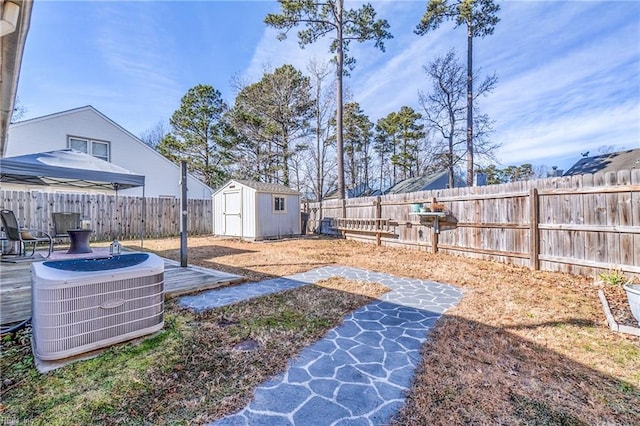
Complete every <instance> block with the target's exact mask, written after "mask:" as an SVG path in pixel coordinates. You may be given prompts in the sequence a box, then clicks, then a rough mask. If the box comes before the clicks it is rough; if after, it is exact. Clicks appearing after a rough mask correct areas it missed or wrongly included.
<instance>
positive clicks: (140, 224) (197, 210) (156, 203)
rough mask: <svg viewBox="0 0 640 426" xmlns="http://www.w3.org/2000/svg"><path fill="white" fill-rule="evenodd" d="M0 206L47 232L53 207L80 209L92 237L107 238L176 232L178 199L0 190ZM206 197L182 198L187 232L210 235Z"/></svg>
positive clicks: (24, 223) (55, 209)
mask: <svg viewBox="0 0 640 426" xmlns="http://www.w3.org/2000/svg"><path fill="white" fill-rule="evenodd" d="M0 199H1V200H2V201H1V204H0V206H1V207H2V208H3V209H9V210H13V212H14V213H15V215H16V218H17V219H18V223H19V224H20V226H24V227H27V228H32V229H41V230H44V231H51V232H53V218H52V213H54V212H75V213H80V214H81V217H82V218H83V219H89V220H90V221H91V229H93V230H94V233H93V235H92V238H93V239H94V240H96V241H108V240H110V239H113V237H116V236H117V237H118V238H119V239H122V240H127V239H136V238H140V236H141V233H142V232H143V231H144V237H145V238H161V237H170V236H175V235H179V234H180V199H177V198H149V197H147V198H145V199H144V201H145V203H144V204H143V199H142V197H127V196H122V195H118V196H117V197H116V196H115V195H107V194H80V193H77V194H76V193H51V192H41V191H8V190H0ZM212 214H213V213H212V204H211V200H188V201H187V215H188V221H187V226H188V233H189V234H190V235H204V234H211V233H212V230H213V222H212Z"/></svg>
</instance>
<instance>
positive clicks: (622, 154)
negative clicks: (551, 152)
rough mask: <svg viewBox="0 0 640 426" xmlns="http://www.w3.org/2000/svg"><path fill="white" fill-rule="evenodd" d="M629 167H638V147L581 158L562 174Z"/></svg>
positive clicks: (578, 173)
mask: <svg viewBox="0 0 640 426" xmlns="http://www.w3.org/2000/svg"><path fill="white" fill-rule="evenodd" d="M631 169H640V148H637V149H629V150H626V151H618V152H610V153H608V154H602V155H595V156H593V157H584V158H581V159H580V160H578V162H577V163H576V164H574V165H573V166H571V168H570V169H569V170H567V171H566V172H565V174H564V176H573V175H582V174H586V173H603V172H617V171H620V170H631Z"/></svg>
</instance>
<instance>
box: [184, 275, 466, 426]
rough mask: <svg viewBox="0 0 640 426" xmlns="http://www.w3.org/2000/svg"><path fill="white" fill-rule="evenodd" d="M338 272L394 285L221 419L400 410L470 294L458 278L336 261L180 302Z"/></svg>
mask: <svg viewBox="0 0 640 426" xmlns="http://www.w3.org/2000/svg"><path fill="white" fill-rule="evenodd" d="M335 276H339V277H344V278H346V279H350V280H356V281H368V282H377V283H380V284H383V285H385V286H387V287H389V288H390V289H391V291H389V292H388V293H386V294H384V295H382V296H381V297H380V300H377V301H375V302H373V303H370V304H369V305H366V306H364V307H362V308H360V309H358V310H356V311H354V312H352V313H351V314H349V315H347V316H346V317H345V318H344V321H343V323H342V325H340V326H338V327H337V328H335V329H333V330H331V331H329V332H328V333H327V335H326V336H325V337H324V338H323V339H322V340H320V341H318V342H316V343H314V344H312V345H311V346H309V347H307V348H305V349H304V350H303V351H302V352H301V353H300V354H299V355H298V357H296V358H295V359H293V360H291V361H290V362H289V365H288V367H287V370H286V371H285V372H284V373H283V374H280V375H278V376H276V377H274V378H272V379H271V380H269V381H268V382H266V383H263V384H262V385H260V386H259V387H258V388H257V389H256V391H255V393H254V397H253V400H252V401H251V403H250V404H249V405H248V406H247V407H245V408H244V409H242V410H241V411H240V412H238V413H236V414H233V415H230V416H227V417H225V418H223V419H221V420H218V421H216V422H214V423H213V424H214V425H280V424H282V425H314V426H315V425H379V424H386V423H388V422H389V420H390V419H391V418H392V416H393V415H395V414H396V413H397V412H398V410H399V409H400V407H401V406H402V404H403V403H404V395H405V392H406V391H407V390H408V389H409V386H410V384H411V380H412V378H413V375H414V372H415V368H416V366H417V365H418V362H419V361H420V347H421V346H422V344H423V343H424V341H425V340H426V339H427V335H428V332H429V330H430V329H431V327H433V325H434V324H435V322H436V321H437V319H438V318H439V317H440V316H441V315H442V314H443V313H444V312H445V311H446V310H447V309H449V308H451V307H452V306H454V305H455V304H457V303H458V301H459V299H460V298H461V296H462V292H461V290H460V289H458V288H456V287H454V286H451V285H448V284H441V283H436V282H433V281H426V280H420V279H413V278H401V277H395V276H393V275H389V274H384V273H379V272H371V271H366V270H363V269H357V268H351V267H341V266H329V267H323V268H318V269H314V270H312V271H309V272H305V273H301V274H296V275H292V276H289V277H286V278H275V279H271V280H265V281H262V282H260V283H251V284H244V285H238V286H234V287H228V288H223V289H219V290H211V291H208V292H204V293H201V294H199V295H195V296H185V297H182V298H181V299H180V302H179V303H180V304H181V305H182V306H184V307H188V308H191V309H194V310H198V311H202V310H205V309H212V308H215V307H219V306H223V305H226V304H229V303H234V302H237V301H240V300H245V299H248V298H252V297H258V296H262V295H265V294H271V293H274V292H278V291H283V290H287V289H291V288H295V287H299V286H302V285H306V284H310V283H315V282H317V281H319V280H322V279H326V278H330V277H335Z"/></svg>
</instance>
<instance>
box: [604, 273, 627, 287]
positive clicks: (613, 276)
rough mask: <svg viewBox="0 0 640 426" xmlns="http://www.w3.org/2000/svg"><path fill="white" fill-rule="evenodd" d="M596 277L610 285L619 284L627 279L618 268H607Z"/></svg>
mask: <svg viewBox="0 0 640 426" xmlns="http://www.w3.org/2000/svg"><path fill="white" fill-rule="evenodd" d="M598 278H600V281H602V282H603V283H605V284H607V285H612V286H621V285H622V284H624V283H626V282H627V281H628V279H627V277H626V276H625V275H624V273H623V272H622V271H621V270H620V269H609V270H608V271H607V272H601V273H600V274H599V275H598Z"/></svg>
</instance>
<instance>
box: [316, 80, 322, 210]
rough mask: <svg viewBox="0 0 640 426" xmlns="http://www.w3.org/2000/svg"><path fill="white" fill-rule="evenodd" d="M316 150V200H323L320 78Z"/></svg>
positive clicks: (317, 82) (317, 97)
mask: <svg viewBox="0 0 640 426" xmlns="http://www.w3.org/2000/svg"><path fill="white" fill-rule="evenodd" d="M316 86H317V87H316V152H317V153H318V157H317V158H316V190H317V191H318V192H317V193H316V201H318V202H320V201H322V173H323V170H322V161H323V158H322V157H323V156H322V151H321V149H322V147H321V146H320V144H321V130H320V125H321V123H320V96H321V94H322V89H321V83H320V79H318V80H317V81H316Z"/></svg>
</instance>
